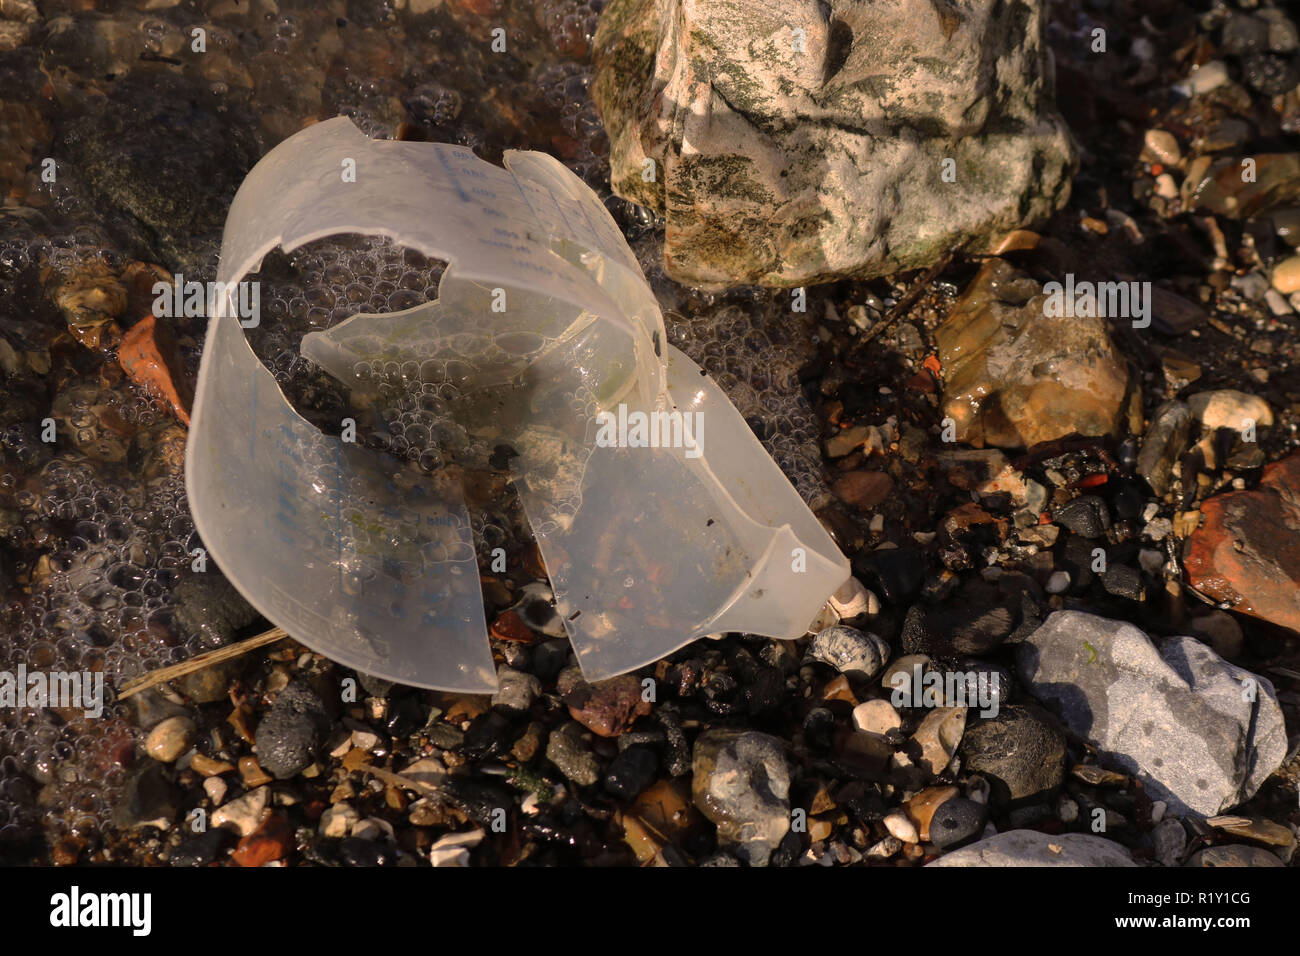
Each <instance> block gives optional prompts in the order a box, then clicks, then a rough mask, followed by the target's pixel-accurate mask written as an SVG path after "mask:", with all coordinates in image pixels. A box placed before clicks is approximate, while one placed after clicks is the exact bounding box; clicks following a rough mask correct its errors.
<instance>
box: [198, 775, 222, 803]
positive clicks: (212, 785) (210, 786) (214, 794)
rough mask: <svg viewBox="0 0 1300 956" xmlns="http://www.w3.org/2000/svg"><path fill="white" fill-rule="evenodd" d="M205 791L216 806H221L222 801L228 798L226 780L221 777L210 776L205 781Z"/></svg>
mask: <svg viewBox="0 0 1300 956" xmlns="http://www.w3.org/2000/svg"><path fill="white" fill-rule="evenodd" d="M203 792H204V793H206V794H207V795H208V799H209V800H211V801H212V805H213V806H214V807H219V806H221V801H222V800H224V799H226V781H224V780H222V779H221V778H220V777H208V778H207V779H206V780H204V781H203Z"/></svg>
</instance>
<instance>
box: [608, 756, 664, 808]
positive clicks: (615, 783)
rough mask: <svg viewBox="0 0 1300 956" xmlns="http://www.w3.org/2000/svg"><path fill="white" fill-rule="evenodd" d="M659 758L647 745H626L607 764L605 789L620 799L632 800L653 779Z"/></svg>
mask: <svg viewBox="0 0 1300 956" xmlns="http://www.w3.org/2000/svg"><path fill="white" fill-rule="evenodd" d="M658 769H659V758H658V757H657V756H656V755H655V752H654V751H653V750H651V749H650V748H649V747H628V748H627V749H626V750H624V751H623V752H622V753H620V754H619V755H618V756H617V757H615V758H614V759H613V760H612V761H611V762H610V765H609V770H608V771H606V773H605V789H606V790H608V791H609V792H610V793H612V794H613V795H614V796H616V797H618V798H619V799H620V800H629V801H630V800H634V799H636V796H637V794H639V793H640V792H641V791H642V790H644V789H645V788H646V787H648V786H650V783H651V782H652V781H653V780H654V777H655V771H657V770H658Z"/></svg>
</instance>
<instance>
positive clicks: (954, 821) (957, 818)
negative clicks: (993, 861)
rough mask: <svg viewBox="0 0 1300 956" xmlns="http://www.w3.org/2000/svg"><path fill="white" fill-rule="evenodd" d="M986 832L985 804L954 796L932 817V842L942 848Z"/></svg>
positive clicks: (972, 838)
mask: <svg viewBox="0 0 1300 956" xmlns="http://www.w3.org/2000/svg"><path fill="white" fill-rule="evenodd" d="M982 832H984V805H983V804H982V803H976V802H975V801H974V800H967V799H966V798H965V797H953V798H952V799H951V800H949V801H947V802H946V803H945V804H944V805H943V806H941V807H940V808H939V809H938V810H936V811H934V816H933V817H932V818H931V819H930V842H931V843H933V844H934V845H935V846H937V847H939V849H941V850H947V849H951V848H954V847H959V846H961V845H963V844H965V843H969V842H971V841H972V840H974V839H975V838H976V837H978V836H979V835H980V834H981V833H982Z"/></svg>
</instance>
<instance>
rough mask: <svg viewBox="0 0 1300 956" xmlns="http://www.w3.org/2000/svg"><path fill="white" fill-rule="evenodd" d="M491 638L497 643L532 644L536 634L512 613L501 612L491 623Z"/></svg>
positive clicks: (535, 639)
mask: <svg viewBox="0 0 1300 956" xmlns="http://www.w3.org/2000/svg"><path fill="white" fill-rule="evenodd" d="M491 630H492V636H493V637H495V638H496V639H497V640H498V641H514V642H515V643H516V644H533V643H535V642H536V641H537V634H536V633H535V632H534V631H533V629H532V628H530V627H529V626H528V625H527V624H525V623H524V621H523V618H521V617H520V616H519V615H518V614H516V613H515V612H514V611H502V612H501V613H500V614H498V615H497V619H496V620H495V621H493V622H492V628H491Z"/></svg>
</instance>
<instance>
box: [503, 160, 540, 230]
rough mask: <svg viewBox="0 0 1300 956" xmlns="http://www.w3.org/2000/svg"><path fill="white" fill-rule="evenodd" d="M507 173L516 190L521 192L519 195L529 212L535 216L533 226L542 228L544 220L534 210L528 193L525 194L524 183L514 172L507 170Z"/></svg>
mask: <svg viewBox="0 0 1300 956" xmlns="http://www.w3.org/2000/svg"><path fill="white" fill-rule="evenodd" d="M506 172H507V173H510V178H511V179H513V180H514V181H515V188H516V189H518V190H519V195H520V196H522V197H523V200H524V205H525V206H527V207H528V211H529V212H530V213H532V214H533V224H534V225H537V226H540V225H541V222H542V220H541V219H540V218H539V217H538V215H537V210H536V209H534V208H533V204H532V203H531V202H529V200H528V193H526V192H524V185H523V183H521V182H520V181H519V177H518V176H516V175H515V174H514V171H513V170H509V169H507V170H506Z"/></svg>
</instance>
